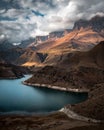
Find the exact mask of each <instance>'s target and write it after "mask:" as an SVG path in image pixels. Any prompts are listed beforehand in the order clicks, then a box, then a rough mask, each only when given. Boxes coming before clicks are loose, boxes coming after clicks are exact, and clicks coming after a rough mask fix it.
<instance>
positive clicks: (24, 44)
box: [18, 38, 35, 48]
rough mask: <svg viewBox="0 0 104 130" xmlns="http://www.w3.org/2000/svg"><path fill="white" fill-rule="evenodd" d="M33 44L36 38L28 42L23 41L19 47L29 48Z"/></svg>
mask: <svg viewBox="0 0 104 130" xmlns="http://www.w3.org/2000/svg"><path fill="white" fill-rule="evenodd" d="M33 42H35V38H29V39H27V40H24V41H22V42H21V44H20V45H18V47H20V48H27V47H28V46H29V45H30V44H32V43H33Z"/></svg>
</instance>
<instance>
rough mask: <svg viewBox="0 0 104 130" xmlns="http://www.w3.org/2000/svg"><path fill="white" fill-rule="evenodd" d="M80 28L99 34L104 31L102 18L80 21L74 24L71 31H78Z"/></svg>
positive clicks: (96, 17) (103, 18) (103, 19)
mask: <svg viewBox="0 0 104 130" xmlns="http://www.w3.org/2000/svg"><path fill="white" fill-rule="evenodd" d="M81 28H91V29H92V30H94V31H97V32H99V31H101V30H103V29H104V17H101V16H95V17H93V18H92V19H90V20H83V19H80V20H78V21H77V22H75V24H74V27H73V30H74V29H78V30H79V29H81Z"/></svg>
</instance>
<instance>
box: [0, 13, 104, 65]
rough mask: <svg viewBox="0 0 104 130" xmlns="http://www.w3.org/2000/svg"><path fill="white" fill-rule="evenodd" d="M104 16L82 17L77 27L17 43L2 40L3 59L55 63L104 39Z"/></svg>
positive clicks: (11, 61) (1, 58)
mask: <svg viewBox="0 0 104 130" xmlns="http://www.w3.org/2000/svg"><path fill="white" fill-rule="evenodd" d="M103 21H104V17H101V16H95V17H93V18H91V19H90V20H81V19H80V20H78V21H76V22H75V24H74V26H73V29H65V30H63V31H55V32H51V33H49V35H47V36H36V38H35V39H34V38H33V39H32V38H30V39H29V40H26V41H22V43H21V44H19V45H18V46H13V45H12V44H10V43H9V42H8V41H3V42H2V43H0V61H1V62H8V63H12V64H18V65H23V66H45V65H55V64H57V63H58V62H59V61H61V60H62V59H63V58H64V57H66V55H67V54H68V53H69V52H70V53H71V52H74V51H86V50H89V49H91V48H93V47H94V46H95V45H97V44H98V43H99V42H100V41H103V40H104V22H103Z"/></svg>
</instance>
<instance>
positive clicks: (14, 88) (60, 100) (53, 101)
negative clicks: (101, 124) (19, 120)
mask: <svg viewBox="0 0 104 130" xmlns="http://www.w3.org/2000/svg"><path fill="white" fill-rule="evenodd" d="M29 77H31V76H30V75H26V76H25V77H23V78H21V79H14V80H7V79H6V80H5V79H2V80H0V113H6V112H14V113H15V112H21V113H22V112H29V113H30V112H34V113H45V112H52V111H56V110H59V109H61V108H62V107H64V106H65V105H67V104H75V103H79V102H82V101H84V100H86V99H87V96H88V95H87V93H79V94H78V93H72V92H62V91H58V90H53V89H48V88H38V87H30V86H26V85H23V84H22V83H21V82H22V81H24V80H26V79H28V78H29Z"/></svg>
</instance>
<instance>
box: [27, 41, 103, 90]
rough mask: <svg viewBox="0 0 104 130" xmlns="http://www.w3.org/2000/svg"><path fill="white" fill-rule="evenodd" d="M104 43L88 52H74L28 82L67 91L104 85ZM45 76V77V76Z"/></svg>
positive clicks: (44, 68)
mask: <svg viewBox="0 0 104 130" xmlns="http://www.w3.org/2000/svg"><path fill="white" fill-rule="evenodd" d="M103 50H104V41H102V42H100V43H99V44H98V45H97V46H95V47H94V48H93V49H91V50H89V51H86V52H73V53H69V54H66V55H64V59H63V60H61V61H59V62H58V63H57V64H55V65H50V66H45V67H43V68H42V69H40V70H38V71H36V72H34V75H33V77H31V78H30V79H28V80H27V81H26V82H27V83H30V84H34V83H39V84H48V85H52V86H59V87H60V88H61V87H65V88H66V89H68V88H69V87H70V88H76V89H89V90H92V89H93V88H95V85H96V84H102V83H104V57H103V55H104V51H103ZM44 75H45V76H44Z"/></svg>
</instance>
